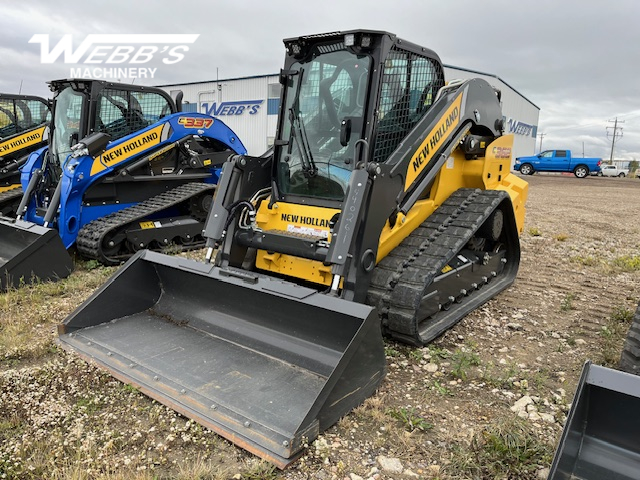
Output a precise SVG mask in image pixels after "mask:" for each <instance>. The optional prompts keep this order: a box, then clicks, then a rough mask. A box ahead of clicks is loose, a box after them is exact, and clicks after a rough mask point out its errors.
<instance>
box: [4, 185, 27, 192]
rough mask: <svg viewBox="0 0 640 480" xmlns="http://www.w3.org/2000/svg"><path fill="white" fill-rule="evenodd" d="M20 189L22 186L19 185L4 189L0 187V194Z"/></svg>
mask: <svg viewBox="0 0 640 480" xmlns="http://www.w3.org/2000/svg"><path fill="white" fill-rule="evenodd" d="M20 187H22V185H20V184H14V185H7V186H6V187H2V186H0V193H4V192H8V191H9V190H15V189H16V188H20Z"/></svg>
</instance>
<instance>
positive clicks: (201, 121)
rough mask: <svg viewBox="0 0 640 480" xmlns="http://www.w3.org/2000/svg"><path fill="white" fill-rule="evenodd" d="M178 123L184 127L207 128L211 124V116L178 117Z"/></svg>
mask: <svg viewBox="0 0 640 480" xmlns="http://www.w3.org/2000/svg"><path fill="white" fill-rule="evenodd" d="M178 123H179V124H180V125H182V126H184V128H209V127H210V126H211V125H213V118H201V117H180V118H178Z"/></svg>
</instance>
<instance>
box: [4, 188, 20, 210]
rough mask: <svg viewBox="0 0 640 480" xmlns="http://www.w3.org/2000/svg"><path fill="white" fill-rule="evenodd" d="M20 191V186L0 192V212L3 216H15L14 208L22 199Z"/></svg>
mask: <svg viewBox="0 0 640 480" xmlns="http://www.w3.org/2000/svg"><path fill="white" fill-rule="evenodd" d="M22 193H23V192H22V187H18V188H13V189H11V190H7V191H6V192H2V193H0V213H1V214H2V215H4V216H9V217H15V215H16V209H17V208H18V206H19V205H20V200H22Z"/></svg>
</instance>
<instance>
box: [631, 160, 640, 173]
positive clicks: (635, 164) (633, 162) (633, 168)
mask: <svg viewBox="0 0 640 480" xmlns="http://www.w3.org/2000/svg"><path fill="white" fill-rule="evenodd" d="M639 165H640V164H639V163H638V160H631V161H630V162H629V171H630V172H635V171H636V170H638V166H639Z"/></svg>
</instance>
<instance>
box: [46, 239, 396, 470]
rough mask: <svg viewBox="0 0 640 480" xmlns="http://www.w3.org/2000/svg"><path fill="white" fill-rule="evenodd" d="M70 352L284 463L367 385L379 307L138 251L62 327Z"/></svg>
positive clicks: (381, 361) (376, 364)
mask: <svg viewBox="0 0 640 480" xmlns="http://www.w3.org/2000/svg"><path fill="white" fill-rule="evenodd" d="M59 334H60V336H59V339H60V342H61V344H62V346H63V347H64V348H66V349H69V350H72V351H75V352H77V353H79V354H80V355H81V356H83V357H85V358H88V359H92V360H93V361H95V362H96V363H97V364H98V365H101V366H102V367H105V368H106V369H107V370H108V371H109V372H110V373H111V374H112V375H114V376H115V377H116V378H119V379H120V380H122V381H124V382H126V383H129V384H131V385H134V386H136V387H137V388H139V389H140V390H141V391H142V392H144V393H145V394H147V395H148V396H150V397H152V398H154V399H156V400H158V401H159V402H161V403H163V404H165V405H168V406H170V407H172V408H173V409H175V410H176V411H178V412H180V413H182V414H184V415H186V416H187V417H189V418H192V419H194V420H196V421H197V422H199V423H201V424H202V425H204V426H206V427H208V428H210V429H212V430H214V431H215V432H217V433H219V434H220V435H222V436H223V437H225V438H227V439H228V440H230V441H231V442H233V443H235V444H237V445H239V446H240V447H242V448H244V449H246V450H248V451H250V452H253V453H255V454H257V455H258V456H260V457H262V458H265V459H266V460H268V461H270V462H272V463H274V464H275V465H277V466H278V467H280V468H284V467H285V466H286V465H288V464H289V463H291V462H292V461H294V460H295V459H296V458H297V457H298V456H299V455H300V454H301V453H302V450H303V448H304V444H305V442H311V441H313V440H314V439H315V438H316V437H317V435H318V434H319V433H320V432H322V431H323V430H325V429H326V428H328V427H329V426H331V425H332V424H333V423H335V422H336V421H337V420H338V419H339V418H340V417H342V416H343V415H345V414H346V413H348V412H349V411H350V410H352V409H353V408H354V407H356V406H357V405H359V404H360V403H361V402H362V401H363V400H364V399H366V398H367V397H369V396H370V395H372V394H373V392H374V391H375V389H376V388H377V386H378V385H379V383H380V382H381V380H382V378H383V377H384V370H385V355H384V347H383V341H382V335H381V329H380V321H379V318H378V315H377V313H376V311H375V309H374V308H372V307H369V306H367V305H362V304H358V303H355V302H350V301H347V300H343V299H340V298H335V297H331V296H328V295H325V294H322V293H318V292H317V291H316V290H314V289H311V288H307V287H303V286H299V285H295V284H292V283H288V282H285V281H281V280H278V279H274V278H272V277H267V276H263V275H259V274H254V273H252V272H247V271H243V270H236V269H221V268H219V267H214V266H213V265H210V264H205V263H200V262H196V261H193V260H187V259H183V258H179V257H171V256H167V255H162V254H158V253H154V252H150V251H141V252H139V253H138V254H136V255H135V256H134V257H132V258H131V259H130V260H129V261H128V262H127V263H126V264H125V265H124V266H123V267H122V268H121V269H120V270H119V271H118V272H116V273H115V274H114V276H113V277H112V278H111V279H110V280H109V281H108V282H107V283H105V284H104V285H103V287H101V288H100V289H99V290H98V291H96V293H94V295H93V296H92V297H90V298H89V299H88V300H87V301H86V302H85V303H84V304H82V305H81V306H80V307H79V308H78V309H77V310H76V311H75V312H74V313H72V314H71V315H70V316H69V317H68V318H67V319H66V320H65V321H64V322H63V324H61V325H60V326H59Z"/></svg>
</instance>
